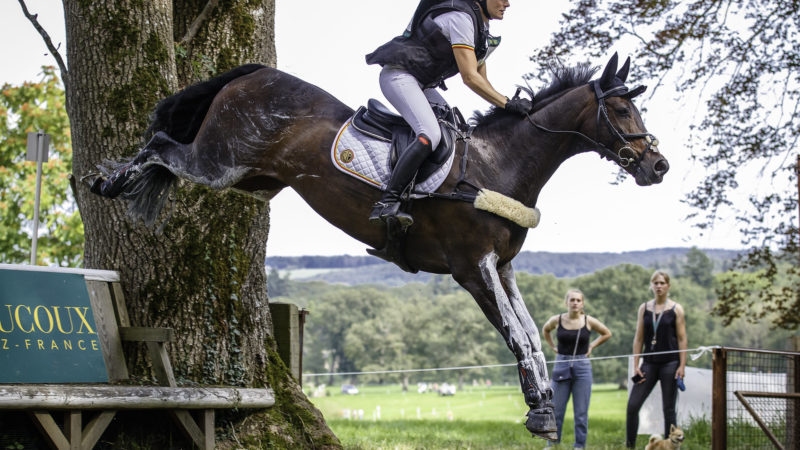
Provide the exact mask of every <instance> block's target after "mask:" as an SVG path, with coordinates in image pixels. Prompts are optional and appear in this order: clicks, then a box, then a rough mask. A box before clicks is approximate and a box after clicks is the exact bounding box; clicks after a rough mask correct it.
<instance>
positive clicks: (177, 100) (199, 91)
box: [146, 64, 266, 144]
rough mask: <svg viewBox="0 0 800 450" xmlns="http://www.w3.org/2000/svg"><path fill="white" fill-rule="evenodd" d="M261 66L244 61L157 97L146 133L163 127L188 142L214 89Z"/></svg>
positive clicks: (201, 121) (178, 138) (216, 89)
mask: <svg viewBox="0 0 800 450" xmlns="http://www.w3.org/2000/svg"><path fill="white" fill-rule="evenodd" d="M264 67H266V66H263V65H261V64H245V65H243V66H239V67H237V68H235V69H233V70H231V71H229V72H225V73H223V74H222V75H219V76H216V77H214V78H211V79H210V80H206V81H202V82H200V83H197V84H194V85H192V86H189V87H187V88H186V89H184V90H182V91H180V92H177V93H175V94H173V95H171V96H169V97H167V98H165V99H163V100H161V101H160V102H158V105H156V109H155V110H154V111H153V113H152V115H151V116H150V120H151V122H150V128H148V129H147V133H146V134H147V136H152V135H154V134H155V133H156V132H158V131H163V132H164V133H166V134H167V135H169V136H170V137H171V138H173V139H175V140H176V141H178V142H180V143H183V144H188V143H190V142H192V141H193V140H194V137H195V136H196V135H197V131H198V130H199V129H200V125H202V123H203V119H204V118H205V117H206V113H207V112H208V109H209V108H210V107H211V102H212V101H213V100H214V97H215V96H216V95H217V93H218V92H219V91H220V90H222V88H223V87H224V86H225V85H226V84H228V83H230V82H231V81H233V80H234V79H236V78H239V77H241V76H244V75H247V74H250V73H253V72H255V71H256V70H259V69H263V68H264Z"/></svg>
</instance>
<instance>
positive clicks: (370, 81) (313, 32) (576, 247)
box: [0, 0, 741, 256]
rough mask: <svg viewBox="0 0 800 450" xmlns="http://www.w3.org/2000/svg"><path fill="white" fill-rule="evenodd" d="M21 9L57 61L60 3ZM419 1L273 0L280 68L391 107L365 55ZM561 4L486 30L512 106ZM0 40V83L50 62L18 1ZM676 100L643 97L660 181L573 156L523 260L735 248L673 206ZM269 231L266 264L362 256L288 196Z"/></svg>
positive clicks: (27, 76) (0, 7)
mask: <svg viewBox="0 0 800 450" xmlns="http://www.w3.org/2000/svg"><path fill="white" fill-rule="evenodd" d="M26 4H27V5H28V9H29V11H30V12H31V13H34V14H37V13H38V14H39V21H40V23H41V24H42V26H43V27H44V28H45V30H47V32H48V33H49V34H50V36H51V38H52V40H53V42H54V43H56V45H59V44H60V48H61V54H62V55H64V54H65V53H66V51H65V46H66V42H65V32H64V18H63V9H62V6H61V2H60V1H58V0H26ZM416 4H417V1H415V0H370V1H363V0H360V1H356V0H339V1H330V0H276V14H275V37H276V49H277V53H278V68H279V69H281V70H284V71H286V72H288V73H290V74H292V75H295V76H297V77H300V78H302V79H304V80H305V81H307V82H310V83H313V84H315V85H317V86H319V87H321V88H323V89H325V90H326V91H328V92H329V93H331V94H332V95H334V96H335V97H337V98H338V99H339V100H341V101H342V102H344V103H345V104H347V105H349V106H351V107H352V108H354V109H355V108H357V107H358V106H360V105H363V104H366V102H367V100H368V99H369V98H377V99H379V100H381V101H382V102H383V103H384V104H387V105H388V102H387V101H386V100H385V98H384V97H383V95H382V94H381V92H380V88H379V86H378V73H379V70H380V68H379V67H377V66H368V65H366V63H365V62H364V55H365V54H366V53H369V52H371V51H372V50H374V48H375V47H377V46H378V45H380V44H383V43H384V42H386V41H387V40H389V39H391V38H392V37H394V36H396V35H398V34H400V33H401V32H402V30H403V29H404V28H405V26H406V25H407V23H408V21H409V19H410V18H411V15H412V14H413V11H414V9H415V7H416ZM567 7H568V3H567V2H566V1H565V0H553V1H550V2H546V3H545V2H531V1H520V0H512V1H511V6H510V8H509V9H508V10H507V11H506V14H505V18H504V19H503V20H502V21H497V20H493V21H492V22H491V31H492V34H493V35H499V36H502V44H501V45H500V47H498V49H497V50H496V51H495V52H494V53H493V54H492V55H491V57H490V58H489V59H488V61H487V72H488V77H489V80H490V82H491V83H492V85H493V86H494V87H495V89H497V90H498V91H499V92H501V93H504V94H506V95H507V96H509V97H511V96H512V94H513V93H514V90H515V89H516V86H517V85H519V84H524V81H523V79H522V76H523V75H525V74H527V73H530V72H532V71H534V70H536V66H535V65H534V64H533V62H531V61H530V56H531V55H532V54H533V53H534V51H535V49H537V48H538V47H541V46H543V45H545V44H546V43H547V42H548V40H549V38H550V34H551V33H552V32H554V31H556V30H557V27H558V21H559V19H560V17H561V14H562V12H566V11H567ZM309 12H313V13H312V14H310V13H309ZM543 24H544V25H543ZM0 42H2V43H3V44H2V46H0V61H3V64H1V65H0V85H2V84H4V83H10V84H12V85H18V84H21V83H22V82H24V81H34V80H38V79H40V78H41V76H42V75H41V66H42V65H55V60H54V58H53V57H52V56H51V55H49V53H48V51H47V48H46V46H45V44H44V42H43V40H42V38H41V37H40V36H39V34H38V33H37V32H36V31H35V30H34V28H33V26H32V25H31V23H30V22H29V21H28V20H27V19H26V18H25V17H24V16H23V14H22V11H21V8H20V5H19V3H18V2H17V1H14V0H3V1H2V2H0ZM615 51H617V52H619V54H620V57H621V58H622V60H624V58H625V57H627V55H628V53H630V52H631V49H630V48H627V49H626V48H625V47H624V46H623V45H620V46H616V47H614V48H610V49H608V54H607V55H606V57H605V58H603V59H600V60H597V61H593V63H594V64H595V65H597V66H603V65H605V63H606V61H607V59H608V57H610V56H611V55H612V54H613V53H614V52H615ZM575 62H577V61H567V63H575ZM67 64H68V65H69V62H67ZM632 64H634V65H635V64H636V61H632ZM531 83H532V87H533V88H534V89H538V88H540V87H542V86H541V84H540V83H539V82H535V81H532V82H531ZM628 84H629V85H630V86H635V85H636V84H637V80H630V79H629V80H628ZM448 87H449V89H448V90H447V91H445V92H443V93H442V94H443V96H444V97H445V99H446V100H447V101H448V102H449V103H450V105H451V106H457V107H458V108H459V109H460V110H461V111H462V112H463V113H464V115H465V116H467V117H468V116H470V115H471V113H472V111H474V110H481V111H484V110H486V109H487V108H488V107H489V104H488V103H486V102H485V101H483V100H482V99H480V98H479V97H478V96H477V95H475V94H473V93H472V92H471V91H469V90H468V89H467V88H466V87H464V85H463V84H462V83H461V81H460V79H459V78H458V77H457V76H456V77H454V78H452V79H451V80H450V81H449V82H448ZM644 97H647V95H643V96H641V97H639V98H637V99H636V103H637V104H640V103H641V100H640V99H641V98H644ZM673 97H674V95H673V93H672V92H669V86H666V87H662V88H661V89H660V91H659V93H658V94H657V95H656V96H655V97H653V98H651V99H648V100H647V111H646V113H644V114H643V120H644V123H645V125H646V126H647V128H648V131H649V132H650V133H652V134H654V135H655V136H656V137H657V138H658V139H659V141H660V145H659V148H660V150H661V152H662V153H663V154H664V156H665V157H666V158H667V159H668V160H669V163H670V171H669V173H668V174H667V175H666V176H665V178H664V181H663V182H662V183H661V184H659V185H655V186H648V187H640V186H637V185H636V183H635V182H634V180H633V179H632V177H628V178H626V179H625V181H624V182H623V183H621V184H618V185H615V184H612V182H613V181H614V180H615V178H616V174H617V168H616V166H615V165H614V164H613V163H611V162H609V161H606V160H601V159H600V157H599V156H598V155H597V154H596V153H587V154H583V155H578V156H576V157H573V158H571V159H570V160H568V161H567V162H566V163H565V164H563V165H562V166H561V167H560V168H559V170H558V171H557V172H556V173H555V175H554V176H553V177H552V178H551V179H550V181H549V182H548V184H547V185H546V186H545V187H544V189H543V190H542V192H541V194H540V197H539V204H538V205H537V207H538V208H539V210H540V211H541V214H542V217H541V222H540V224H539V226H538V227H537V228H534V229H531V230H529V232H528V237H527V239H526V242H525V244H524V246H523V248H522V250H523V251H525V250H527V251H548V252H624V251H636V250H647V249H651V248H663V247H691V246H697V247H700V248H725V249H738V248H741V244H740V238H739V232H738V227H737V226H736V224H735V223H733V221H725V220H721V221H718V222H717V224H716V226H715V227H714V228H713V229H712V230H710V231H706V232H705V233H704V234H703V235H701V233H700V231H699V230H698V229H697V228H695V227H693V226H692V225H691V223H690V222H688V221H687V220H686V216H687V215H688V214H689V213H691V212H693V211H692V210H691V209H690V208H689V207H688V206H686V205H685V204H683V203H682V202H681V200H682V199H684V198H685V196H686V194H687V193H689V192H690V191H691V190H692V188H693V187H695V186H697V184H698V183H699V182H700V181H701V180H702V179H703V177H704V176H705V174H706V171H705V169H704V168H703V167H702V166H700V165H699V164H696V163H693V162H692V161H691V158H690V156H691V155H690V149H689V148H688V147H687V145H686V144H687V143H688V129H689V125H690V124H691V123H697V122H699V121H700V120H701V119H702V117H700V116H699V115H696V114H693V113H692V112H691V111H692V110H693V105H692V104H691V102H690V101H688V100H676V99H674V98H673ZM640 106H641V105H640ZM687 110H688V111H689V112H687ZM343 176H344V175H343ZM364 220H366V217H365V218H364ZM270 222H271V225H270V233H269V239H268V242H267V255H268V256H298V255H341V254H349V255H366V252H365V249H366V248H367V246H366V245H365V244H363V243H361V242H358V241H356V240H354V239H353V238H351V237H349V236H348V235H346V234H345V233H344V232H342V231H340V230H338V229H336V228H335V227H333V226H332V225H330V224H328V223H327V222H326V221H325V220H324V219H323V218H321V217H320V216H318V215H317V214H316V213H315V212H314V211H313V210H311V208H309V207H308V206H307V205H306V204H305V203H304V202H303V201H302V199H300V197H299V196H298V195H297V194H295V193H294V191H291V190H290V189H289V188H287V189H284V190H283V191H282V192H281V193H280V194H278V195H277V196H276V197H275V198H274V199H273V200H272V202H271V214H270Z"/></svg>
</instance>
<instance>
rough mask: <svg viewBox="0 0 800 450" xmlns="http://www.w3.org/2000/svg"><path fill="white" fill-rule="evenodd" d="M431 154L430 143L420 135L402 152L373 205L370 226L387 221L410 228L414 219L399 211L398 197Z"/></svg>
mask: <svg viewBox="0 0 800 450" xmlns="http://www.w3.org/2000/svg"><path fill="white" fill-rule="evenodd" d="M430 154H431V141H430V139H428V137H427V136H425V135H424V134H420V135H419V136H417V138H416V139H414V141H413V142H411V144H409V146H408V147H407V148H406V149H405V151H403V153H402V154H401V155H400V158H398V160H397V164H395V166H394V169H393V170H392V176H391V177H390V178H389V182H388V183H387V186H386V192H384V193H383V197H381V199H380V201H378V202H377V203H375V206H373V208H372V213H371V214H370V215H369V221H370V223H372V224H380V223H381V222H387V221H389V220H396V221H397V222H399V223H400V226H402V227H403V228H406V227H409V226H411V224H412V223H414V218H413V217H411V215H409V214H407V213H405V212H402V211H400V195H401V194H402V193H403V190H404V189H405V188H406V186H408V185H409V184H410V183H411V180H413V179H414V175H416V173H417V169H419V166H420V165H422V163H423V161H425V159H426V158H427V157H428V156H429V155H430Z"/></svg>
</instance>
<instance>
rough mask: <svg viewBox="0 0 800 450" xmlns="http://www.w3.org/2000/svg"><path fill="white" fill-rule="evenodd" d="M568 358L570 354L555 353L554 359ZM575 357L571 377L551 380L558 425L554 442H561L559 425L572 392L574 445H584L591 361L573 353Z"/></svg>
mask: <svg viewBox="0 0 800 450" xmlns="http://www.w3.org/2000/svg"><path fill="white" fill-rule="evenodd" d="M570 359H572V355H560V354H559V355H556V361H563V360H570ZM575 359H576V361H575V362H574V363H573V366H572V378H570V379H569V380H564V381H553V382H552V387H553V405H554V406H555V414H556V424H557V425H558V441H556V442H561V427H562V425H563V424H564V414H566V412H567V402H568V401H569V396H570V394H572V412H573V415H574V416H575V447H586V435H587V434H588V432H589V399H590V398H591V397H592V362H591V361H589V360H588V359H586V356H585V355H575ZM560 364H569V363H567V362H565V363H560Z"/></svg>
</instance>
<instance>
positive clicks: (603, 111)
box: [526, 81, 658, 169]
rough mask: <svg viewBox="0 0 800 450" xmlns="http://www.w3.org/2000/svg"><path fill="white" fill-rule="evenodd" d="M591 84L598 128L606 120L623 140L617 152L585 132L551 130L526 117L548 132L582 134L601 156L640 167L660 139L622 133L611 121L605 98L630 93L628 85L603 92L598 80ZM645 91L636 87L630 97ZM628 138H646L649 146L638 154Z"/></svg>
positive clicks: (621, 163)
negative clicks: (595, 102) (595, 103)
mask: <svg viewBox="0 0 800 450" xmlns="http://www.w3.org/2000/svg"><path fill="white" fill-rule="evenodd" d="M589 85H590V86H591V87H592V89H593V90H594V97H595V100H596V101H597V128H598V129H599V128H600V122H601V119H602V120H603V121H604V122H605V125H606V127H607V128H608V129H609V130H610V131H611V134H612V135H613V136H615V137H616V138H617V139H619V140H620V142H622V147H620V148H619V150H617V151H616V152H615V151H614V150H611V149H610V148H608V147H606V146H605V145H603V144H602V143H600V142H597V141H596V140H594V139H592V138H590V137H589V136H586V135H585V134H583V133H581V132H580V131H572V130H551V129H549V128H546V127H544V126H542V125H539V124H538V123H536V122H534V121H533V119H532V118H531V116H530V114H527V115H526V117H527V118H528V121H529V122H530V123H531V124H532V125H533V126H534V127H536V128H538V129H540V130H542V131H544V132H546V133H555V134H573V135H577V136H580V137H581V138H583V139H584V140H586V141H588V142H590V143H591V144H592V145H593V146H594V147H595V151H596V152H597V153H599V154H600V157H601V158H604V159H608V160H609V161H614V162H615V163H617V165H619V166H620V167H622V168H628V167H629V166H631V164H633V168H635V169H638V168H639V165H640V164H641V162H642V160H643V159H644V157H645V155H647V153H648V152H651V151H655V152H658V150H656V149H654V147H657V146H658V139H656V137H655V136H653V135H652V134H650V133H621V132H620V131H619V130H617V128H616V127H615V126H614V124H612V123H611V119H610V118H609V117H608V108H607V107H606V101H605V99H607V98H609V97H615V96H622V95H626V94H629V92H628V88H627V87H626V86H617V87H614V88H612V89H609V90H608V91H605V92H603V90H602V89H601V88H600V85H599V84H598V83H597V82H596V81H590V82H589ZM643 91H644V87H642V86H640V87H637V88H635V89H634V90H633V91H631V92H630V95H629V96H630V97H634V96H636V95H638V94H639V93H641V92H643ZM628 139H631V140H633V139H644V140H645V142H647V146H645V149H644V151H643V152H642V153H641V154H640V155H637V154H636V151H635V150H634V149H633V147H631V143H630V142H629V141H628ZM623 153H626V154H629V155H630V156H625V155H623Z"/></svg>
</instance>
